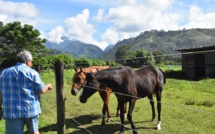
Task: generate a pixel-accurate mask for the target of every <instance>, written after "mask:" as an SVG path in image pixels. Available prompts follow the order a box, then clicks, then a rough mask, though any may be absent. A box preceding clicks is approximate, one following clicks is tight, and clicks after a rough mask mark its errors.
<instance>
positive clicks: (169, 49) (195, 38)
mask: <svg viewBox="0 0 215 134" xmlns="http://www.w3.org/2000/svg"><path fill="white" fill-rule="evenodd" d="M122 45H129V46H130V51H132V52H133V51H137V50H139V49H145V50H147V51H149V52H154V51H156V50H159V51H161V52H163V53H164V54H176V53H177V51H176V50H177V49H185V48H196V47H204V46H212V45H215V29H199V28H197V29H189V30H186V29H183V30H178V31H163V30H161V31H158V30H151V31H146V32H143V33H140V35H138V36H137V37H134V38H130V39H124V40H122V41H120V42H118V43H117V44H116V45H115V46H114V47H113V48H111V49H110V50H108V51H107V52H104V53H103V54H102V55H101V57H100V58H101V59H104V60H110V59H111V60H113V59H115V53H116V51H117V50H118V48H119V47H120V46H122Z"/></svg>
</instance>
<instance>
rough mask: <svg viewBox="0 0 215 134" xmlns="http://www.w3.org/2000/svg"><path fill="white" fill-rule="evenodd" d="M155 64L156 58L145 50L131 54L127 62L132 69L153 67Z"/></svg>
mask: <svg viewBox="0 0 215 134" xmlns="http://www.w3.org/2000/svg"><path fill="white" fill-rule="evenodd" d="M154 63H155V60H154V56H153V55H152V53H151V52H148V51H146V50H144V49H140V50H137V51H136V52H134V53H131V54H130V56H129V58H128V59H127V60H126V65H128V66H131V67H141V66H144V65H153V64H154Z"/></svg>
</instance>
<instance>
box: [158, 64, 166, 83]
mask: <svg viewBox="0 0 215 134" xmlns="http://www.w3.org/2000/svg"><path fill="white" fill-rule="evenodd" d="M159 70H160V71H161V73H162V74H163V84H165V83H166V74H165V72H164V71H163V70H162V69H160V68H159Z"/></svg>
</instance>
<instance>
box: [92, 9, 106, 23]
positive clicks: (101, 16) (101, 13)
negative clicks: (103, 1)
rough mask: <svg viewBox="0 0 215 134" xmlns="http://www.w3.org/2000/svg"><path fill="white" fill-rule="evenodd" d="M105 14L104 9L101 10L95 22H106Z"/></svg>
mask: <svg viewBox="0 0 215 134" xmlns="http://www.w3.org/2000/svg"><path fill="white" fill-rule="evenodd" d="M103 14H104V9H102V8H100V9H99V10H98V13H97V15H96V16H95V17H94V20H95V21H97V22H102V21H103V20H104V18H103Z"/></svg>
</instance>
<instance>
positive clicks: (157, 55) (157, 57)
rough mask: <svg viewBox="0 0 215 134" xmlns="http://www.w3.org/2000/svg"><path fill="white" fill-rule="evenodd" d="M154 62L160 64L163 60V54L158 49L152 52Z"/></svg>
mask: <svg viewBox="0 0 215 134" xmlns="http://www.w3.org/2000/svg"><path fill="white" fill-rule="evenodd" d="M153 55H154V58H155V62H156V64H161V63H163V62H164V58H165V54H164V53H163V52H161V51H159V50H156V51H154V52H153Z"/></svg>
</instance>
